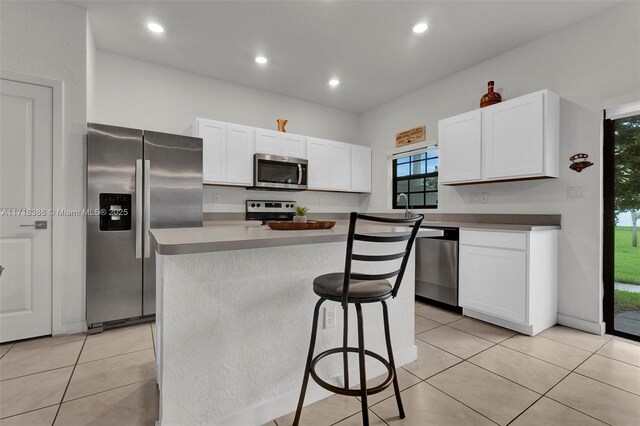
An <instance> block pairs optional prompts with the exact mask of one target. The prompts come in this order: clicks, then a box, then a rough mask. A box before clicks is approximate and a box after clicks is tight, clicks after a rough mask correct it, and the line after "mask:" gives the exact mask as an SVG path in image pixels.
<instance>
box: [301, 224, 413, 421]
mask: <svg viewBox="0 0 640 426" xmlns="http://www.w3.org/2000/svg"><path fill="white" fill-rule="evenodd" d="M358 219H361V220H365V221H369V222H378V223H385V224H398V225H407V226H410V227H411V228H410V229H411V232H410V233H407V234H401V235H364V234H357V233H356V223H357V221H358ZM423 219H424V216H423V215H418V216H416V217H412V218H398V219H397V218H389V217H377V216H369V215H364V214H359V213H355V212H353V213H351V215H350V220H349V234H348V237H347V253H346V260H345V269H344V284H343V287H342V288H343V290H342V295H341V296H334V295H327V294H323V293H319V292H316V294H318V296H320V299H319V300H318V302H317V303H316V306H315V309H314V311H313V323H312V331H311V341H310V343H309V353H308V355H307V362H306V365H305V371H304V378H303V380H302V388H301V389H300V398H299V399H298V406H297V409H296V415H295V418H294V421H293V425H294V426H297V425H298V424H299V422H300V416H301V414H302V408H303V405H304V397H305V394H306V391H307V385H308V383H309V376H311V377H312V378H313V380H314V381H315V382H316V383H318V385H320V386H321V387H323V388H324V389H326V390H329V391H331V392H333V393H336V394H340V395H350V396H360V399H361V403H362V422H363V424H364V425H366V426H368V425H369V406H368V402H367V396H368V395H373V394H376V393H379V392H382V391H383V390H385V389H386V388H387V387H389V386H390V385H391V384H393V388H394V391H395V397H396V403H397V405H398V412H399V414H400V418H401V419H404V418H405V413H404V407H403V405H402V399H401V397H400V387H399V385H398V377H397V374H396V366H395V361H394V359H393V349H392V347H391V333H390V330H389V312H388V309H387V303H386V300H387V299H389V298H390V297H393V298H395V297H396V295H397V294H398V290H399V288H400V284H401V282H402V277H403V276H404V272H405V269H406V266H407V262H408V261H409V255H410V254H411V249H412V247H413V243H414V241H415V238H416V235H417V233H418V231H419V229H420V225H421V223H422V220H423ZM354 241H366V242H374V243H390V242H400V241H407V244H406V246H405V250H404V251H402V252H400V253H393V254H385V255H363V254H354V253H353V245H354ZM396 259H402V263H401V266H400V269H397V270H395V271H392V272H388V273H383V274H360V273H352V272H351V263H352V261H353V260H358V261H364V262H382V261H388V260H396ZM392 277H396V279H395V283H394V285H393V287H392V289H391V290H390V291H389V292H388V293H386V294H384V295H381V296H377V297H368V298H364V297H353V296H352V297H349V284H350V281H351V280H352V279H353V280H368V281H373V280H383V279H388V278H392ZM327 300H331V301H334V302H340V303H341V305H342V309H343V311H344V330H343V344H342V347H339V348H332V349H328V350H326V351H323V352H321V353H320V354H318V355H316V356H315V357H314V356H313V351H314V349H315V344H316V337H317V332H318V316H319V313H320V306H322V304H323V303H324V302H325V301H327ZM377 302H380V303H381V304H382V314H383V319H384V335H385V340H386V344H387V356H388V358H389V360H388V361H387V360H385V359H384V358H383V357H382V356H381V355H379V354H377V353H375V352H373V351H369V350H366V349H365V347H364V327H363V320H362V306H361V305H362V304H363V303H377ZM349 303H352V304H355V308H356V317H357V321H358V347H357V348H355V347H349V346H348V342H347V340H348V339H347V337H348V326H349V323H348V320H349V314H348V305H349ZM349 352H357V353H358V363H359V368H360V389H350V388H349V363H348V358H347V357H348V353H349ZM336 353H342V356H343V369H344V387H338V386H335V385H332V384H330V383H327V382H326V381H325V380H323V379H321V378H320V377H319V376H318V374H317V373H316V371H315V366H316V364H317V363H318V361H320V360H321V359H323V358H324V357H326V356H329V355H332V354H336ZM365 356H369V357H372V358H374V359H376V360H378V361H379V362H381V363H382V364H383V365H384V366H385V367H386V368H387V373H388V374H387V377H386V379H385V380H384V381H383V382H382V383H381V384H379V385H377V386H375V387H373V388H370V389H367V374H366V370H365Z"/></svg>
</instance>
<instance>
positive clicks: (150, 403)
mask: <svg viewBox="0 0 640 426" xmlns="http://www.w3.org/2000/svg"><path fill="white" fill-rule="evenodd" d="M415 318H416V322H415V324H416V328H415V331H416V346H417V347H418V360H417V361H415V362H413V363H411V364H408V365H405V366H404V367H403V368H401V369H399V371H398V378H399V381H400V387H401V388H402V398H403V401H404V406H405V411H406V413H407V418H406V419H404V420H400V419H399V418H398V413H397V407H396V404H395V399H394V398H393V393H392V391H391V389H387V390H386V391H385V392H383V393H381V394H378V395H375V396H372V397H371V400H370V407H369V409H370V413H369V418H370V422H371V424H372V425H395V424H403V425H425V424H433V425H456V426H457V425H484V424H487V425H495V424H499V425H506V424H511V425H517V426H522V425H536V426H541V425H545V426H546V425H604V424H610V425H630V426H631V425H633V426H636V425H638V424H639V422H638V420H639V419H640V343H638V342H631V341H628V340H624V339H619V338H612V337H611V336H595V335H592V334H587V333H582V332H580V331H576V330H573V329H569V328H566V327H560V326H557V327H553V328H551V329H549V330H546V331H545V332H543V333H541V334H540V335H538V336H536V337H533V338H531V337H526V336H522V335H517V334H515V333H513V332H511V331H509V330H505V329H503V328H500V327H495V326H492V325H489V324H486V323H483V322H480V321H476V320H474V319H471V318H467V317H462V316H461V315H456V314H452V313H450V312H448V311H444V310H441V309H438V308H435V307H433V306H428V305H425V304H423V303H420V302H417V303H416V317H415ZM153 332H154V329H153V325H151V324H145V325H137V326H133V327H127V328H122V329H115V330H110V331H106V332H104V333H102V334H98V335H92V336H85V335H82V334H81V335H74V336H65V337H58V338H43V339H34V340H30V341H25V342H19V343H16V344H14V345H11V344H8V345H0V356H2V358H1V359H0V378H1V381H0V417H2V419H0V426H8V425H29V426H31V425H34V426H35V425H51V424H55V425H92V426H93V425H96V426H97V425H106V426H111V425H118V426H127V425H132V426H133V425H153V423H154V422H155V420H156V419H157V412H158V391H157V388H156V385H155V379H154V376H155V361H154V346H153V345H154V334H153ZM375 380H376V379H372V382H373V381H375ZM292 420H293V413H290V414H288V415H286V416H283V417H281V418H279V419H276V420H274V421H272V422H270V423H269V425H270V426H276V425H277V426H284V425H290V424H291V422H292ZM301 423H302V424H305V425H319V426H322V425H327V426H328V425H340V426H345V425H358V424H361V416H360V402H359V400H358V399H357V398H354V397H345V396H338V395H336V396H332V397H329V398H327V399H325V400H322V401H320V402H317V403H315V404H312V405H310V406H307V407H305V409H304V411H303V414H302V421H301Z"/></svg>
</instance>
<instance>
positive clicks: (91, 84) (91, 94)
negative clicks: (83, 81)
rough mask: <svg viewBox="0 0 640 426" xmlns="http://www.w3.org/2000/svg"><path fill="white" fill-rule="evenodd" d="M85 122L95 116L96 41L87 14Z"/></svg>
mask: <svg viewBox="0 0 640 426" xmlns="http://www.w3.org/2000/svg"><path fill="white" fill-rule="evenodd" d="M86 47H87V121H93V120H94V118H95V115H96V55H97V51H96V40H95V38H93V31H92V30H91V22H90V20H89V14H87V42H86Z"/></svg>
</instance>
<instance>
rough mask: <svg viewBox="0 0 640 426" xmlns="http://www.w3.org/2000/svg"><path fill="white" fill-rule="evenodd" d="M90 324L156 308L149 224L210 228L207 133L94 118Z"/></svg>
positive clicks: (90, 138) (90, 133) (90, 131)
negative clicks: (205, 200) (205, 211)
mask: <svg viewBox="0 0 640 426" xmlns="http://www.w3.org/2000/svg"><path fill="white" fill-rule="evenodd" d="M87 209H89V211H95V212H99V214H96V215H88V216H87V221H86V222H87V277H86V278H87V288H86V304H87V305H86V306H87V325H88V327H89V328H90V329H91V330H93V331H100V330H101V329H102V328H103V327H104V326H106V325H108V324H107V323H110V322H120V321H123V320H136V319H140V318H143V317H147V316H151V315H154V314H155V309H156V306H155V254H154V248H153V247H152V243H151V240H150V237H149V229H155V228H187V227H188V228H191V227H201V226H202V139H200V138H193V137H188V136H178V135H170V134H166V133H158V132H151V131H148V130H137V129H128V128H123V127H114V126H107V125H103V124H95V123H88V124H87Z"/></svg>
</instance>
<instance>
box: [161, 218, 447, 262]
mask: <svg viewBox="0 0 640 426" xmlns="http://www.w3.org/2000/svg"><path fill="white" fill-rule="evenodd" d="M348 231H349V224H348V222H343V221H340V222H338V223H337V224H336V226H335V227H334V228H333V229H314V230H305V231H274V230H272V229H270V228H268V227H266V226H247V225H228V226H205V227H202V228H174V229H152V230H150V231H149V232H150V234H151V238H153V240H154V242H155V244H156V251H157V252H158V253H159V254H163V255H179V254H191V253H206V252H215V251H228V250H246V249H255V248H264V247H280V246H292V245H302V244H320V243H332V242H341V241H346V240H347V234H348ZM357 232H358V233H361V234H372V235H381V234H392V233H406V232H407V227H400V226H388V225H377V224H362V225H358V229H357ZM440 234H441V233H440V232H439V231H431V230H425V229H422V230H420V232H419V233H418V236H421V237H430V236H438V235H440Z"/></svg>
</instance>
